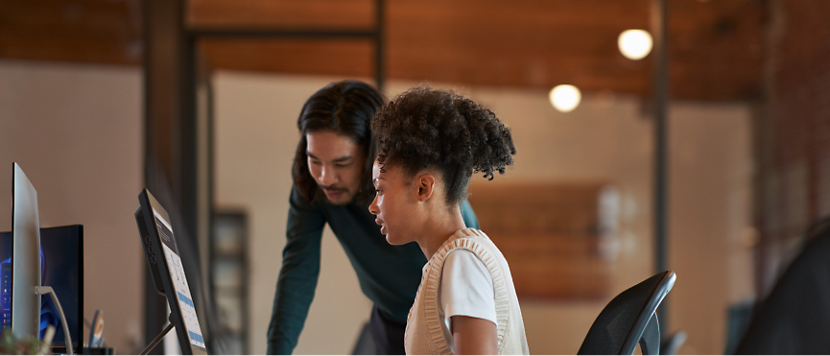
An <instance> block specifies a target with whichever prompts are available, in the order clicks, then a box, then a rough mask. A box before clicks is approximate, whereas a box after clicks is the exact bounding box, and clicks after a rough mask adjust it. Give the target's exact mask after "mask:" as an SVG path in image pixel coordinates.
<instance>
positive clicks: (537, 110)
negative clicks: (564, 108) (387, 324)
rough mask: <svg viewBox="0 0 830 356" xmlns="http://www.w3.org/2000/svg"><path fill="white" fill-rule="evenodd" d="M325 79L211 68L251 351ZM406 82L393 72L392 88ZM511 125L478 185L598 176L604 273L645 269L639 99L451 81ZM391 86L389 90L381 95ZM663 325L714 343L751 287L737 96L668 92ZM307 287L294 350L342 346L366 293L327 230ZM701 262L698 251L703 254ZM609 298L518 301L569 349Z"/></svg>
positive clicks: (222, 198) (741, 109)
mask: <svg viewBox="0 0 830 356" xmlns="http://www.w3.org/2000/svg"><path fill="white" fill-rule="evenodd" d="M332 80H335V78H320V77H295V76H282V75H273V74H271V75H262V74H251V73H241V72H219V73H218V74H216V76H215V77H214V86H215V92H216V99H215V100H216V137H215V139H216V148H215V149H216V151H215V152H216V189H217V191H216V200H217V205H219V206H228V207H242V208H245V209H247V211H249V212H250V214H251V224H252V226H251V237H252V244H251V246H250V251H249V252H250V253H251V256H252V261H251V263H252V266H253V272H252V281H253V283H252V286H251V290H250V295H251V297H250V298H251V300H250V302H251V308H252V310H257V311H260V312H257V313H255V314H254V315H252V320H251V325H250V327H251V329H252V330H253V334H252V335H251V337H250V339H249V341H250V342H251V343H252V344H251V351H252V352H254V353H262V352H264V350H265V333H266V330H267V326H268V321H269V319H270V310H271V303H272V301H273V293H274V288H275V283H276V277H277V273H278V271H279V267H280V263H281V258H280V256H281V249H282V247H283V246H284V244H285V237H284V236H285V235H284V230H285V217H286V215H287V209H288V204H287V200H288V191H289V189H290V185H291V178H290V166H291V158H292V157H293V154H294V150H295V149H296V144H297V142H298V140H299V134H298V132H297V131H296V119H297V115H298V114H299V110H300V107H301V106H302V103H303V102H304V101H305V99H306V98H307V97H308V96H309V95H311V94H312V93H313V92H315V91H316V90H317V89H319V88H320V87H322V86H323V85H325V84H327V83H329V82H330V81H332ZM413 85H417V83H408V82H391V83H389V90H388V93H389V94H390V95H394V94H396V93H399V92H401V91H403V90H405V89H406V88H408V87H410V86H413ZM459 89H460V90H461V91H462V92H464V93H467V94H468V95H469V96H470V97H471V98H473V99H474V100H477V101H479V102H481V103H483V104H485V105H488V106H489V107H491V108H492V109H493V110H494V111H495V112H496V113H497V114H498V115H499V116H500V117H501V118H502V119H503V120H504V121H505V122H506V124H507V125H508V126H509V127H510V128H511V130H512V133H513V137H514V141H515V144H516V148H517V150H518V154H517V156H516V162H515V165H514V167H511V168H510V169H508V171H507V174H505V175H504V176H499V177H496V179H495V180H494V181H493V182H490V183H487V184H494V185H498V184H500V183H499V182H511V181H516V182H517V181H540V180H546V181H550V180H556V181H586V180H587V181H600V182H608V183H611V184H613V185H615V186H616V187H617V188H618V189H619V191H620V194H621V196H622V209H621V213H620V216H619V219H620V231H619V234H618V238H617V243H616V246H617V253H616V260H615V271H614V282H613V286H612V289H613V290H614V293H618V292H620V291H622V290H624V289H625V288H627V287H629V286H631V285H633V284H635V283H637V282H639V281H641V280H643V279H645V278H647V277H648V276H650V275H651V274H652V269H653V262H652V261H653V259H652V252H651V251H652V242H651V239H652V236H651V232H650V231H651V179H652V173H651V171H652V163H651V162H652V153H651V150H652V135H651V124H650V122H649V120H648V116H647V115H646V114H644V111H643V108H642V107H641V104H640V101H639V100H638V99H636V98H631V97H614V96H613V95H609V94H603V95H591V94H586V95H585V97H584V99H583V103H582V104H581V106H580V107H579V108H578V109H577V110H575V111H574V112H571V113H568V114H561V113H558V112H556V111H554V110H553V109H552V108H551V106H550V104H549V102H548V99H547V92H544V91H540V90H525V89H515V88H488V87H475V88H459ZM390 97H391V96H390ZM669 115H670V123H669V124H670V126H669V127H670V142H671V159H670V161H671V171H670V176H671V179H672V181H671V184H670V189H671V194H672V196H671V198H670V201H671V212H670V217H669V218H670V224H671V225H670V226H671V237H670V239H671V240H670V243H669V246H670V247H669V248H670V256H669V265H670V266H671V268H672V269H673V270H674V271H675V272H677V274H678V282H677V285H676V287H675V290H674V291H673V292H672V295H671V296H672V299H671V304H670V305H671V306H670V319H671V328H670V330H671V331H676V330H681V329H682V330H685V331H686V332H687V333H688V334H689V339H688V341H687V343H686V346H685V347H684V348H682V349H681V352H685V353H702V354H707V353H712V354H719V353H723V347H724V344H725V342H724V338H725V321H726V320H725V316H726V307H727V305H728V304H730V303H733V302H735V301H738V300H743V299H745V298H748V297H751V295H752V288H753V286H752V285H751V283H749V281H751V274H750V273H751V272H750V269H749V268H750V266H751V264H750V262H751V261H750V255H749V252H748V248H747V247H746V246H745V245H744V244H743V243H744V242H745V240H744V239H745V232H746V231H747V226H749V217H750V208H749V189H750V185H749V184H750V173H751V172H750V171H749V162H750V138H749V133H750V131H749V120H748V119H749V110H748V108H747V107H746V106H745V105H741V104H720V105H706V104H701V103H674V104H673V105H672V106H671V108H670V112H669ZM323 240H324V250H323V254H324V255H325V256H326V257H325V258H324V260H323V261H324V263H323V266H322V269H323V270H322V272H321V280H320V284H319V286H318V289H317V297H316V298H315V301H314V303H313V304H312V307H311V311H310V315H309V319H308V321H307V323H306V327H305V329H304V332H303V334H302V335H301V338H300V341H299V345H298V346H297V349H296V350H295V353H300V354H307V353H313V354H329V353H335V354H343V353H349V352H350V351H351V348H352V347H353V344H354V341H355V339H356V336H357V334H358V330H359V327H360V326H361V325H362V323H364V322H365V321H366V320H368V315H369V308H370V306H371V304H370V302H369V301H368V300H367V299H366V298H365V297H364V296H363V295H362V294H361V293H360V290H359V288H358V286H357V283H356V277H355V274H354V271H353V270H352V268H351V267H350V265H349V262H348V260H347V259H346V257H345V254H344V253H343V251H342V248H340V247H339V246H338V244H337V242H336V241H335V239H334V237H333V236H332V235H331V234H330V233H327V234H326V235H324V238H323ZM702 261H703V262H704V263H702ZM606 302H607V301H548V300H522V301H521V303H522V308H523V315H524V320H525V325H526V329H527V335H528V342H529V344H530V349H531V352H532V353H534V354H573V353H576V351H577V350H578V349H579V345H580V344H581V342H582V339H583V337H584V335H585V332H587V330H588V328H589V327H590V325H591V323H592V322H593V320H594V318H595V317H596V315H597V314H598V313H599V311H600V310H601V309H602V307H603V306H604V305H605V303H606Z"/></svg>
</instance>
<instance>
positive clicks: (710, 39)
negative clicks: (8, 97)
mask: <svg viewBox="0 0 830 356" xmlns="http://www.w3.org/2000/svg"><path fill="white" fill-rule="evenodd" d="M649 3H650V1H649V0H590V1H572V0H515V1H501V0H420V1H407V0H387V5H386V14H387V17H386V35H387V36H386V54H385V55H386V59H387V68H386V69H387V73H388V77H389V78H391V79H406V80H413V81H423V80H428V81H432V82H445V83H458V84H463V85H487V86H517V87H533V88H541V89H548V88H551V87H553V86H554V85H557V84H561V83H571V84H575V85H577V86H579V87H580V88H581V89H582V90H583V91H584V92H592V91H593V92H598V91H602V90H610V91H612V92H617V93H624V94H635V95H641V96H648V95H649V91H650V87H651V58H650V57H646V58H645V59H643V60H641V61H631V60H628V59H625V58H623V57H622V55H621V54H620V53H619V51H618V50H617V45H616V41H617V36H618V35H619V33H620V32H621V31H623V30H625V29H629V28H643V29H648V27H649V11H648V6H649ZM187 4H188V12H187V16H186V20H187V25H188V26H189V27H191V28H206V27H209V28H222V27H243V28H277V29H286V28H305V29H308V28H325V29H332V28H344V27H345V28H370V27H372V26H374V11H375V10H374V0H236V1H226V0H189V1H188V2H187ZM139 5H140V2H139V0H124V1H95V0H2V6H0V57H2V58H19V59H45V60H66V61H80V62H92V63H120V64H137V63H140V58H141V51H142V43H141V38H140V34H141V30H140V26H141V17H140V16H141V13H140V11H139V10H140V9H139ZM764 11H765V10H764V5H763V2H761V1H756V0H730V1H707V2H701V1H698V0H672V1H670V2H669V35H670V39H669V40H670V45H669V47H670V48H669V50H670V52H669V57H670V63H669V70H670V73H669V84H670V86H671V93H670V96H671V98H675V99H694V100H744V99H747V98H753V97H757V96H758V95H759V93H760V83H761V63H762V54H763V46H762V44H763V38H764V37H763V36H764V29H763V24H764V17H765V14H764ZM291 46H295V47H296V46H299V45H291ZM291 46H289V45H275V44H273V43H270V42H269V41H259V42H256V41H249V40H244V41H241V43H238V44H232V43H229V42H225V43H224V44H223V45H210V47H211V48H210V49H209V51H208V53H209V56H210V62H212V63H213V64H214V65H215V67H216V68H227V69H242V70H257V71H269V72H284V73H300V74H324V75H341V76H357V75H359V76H367V77H368V76H370V75H367V74H368V73H370V72H363V71H364V69H355V68H357V67H361V68H362V63H367V64H368V65H369V66H371V60H372V58H373V57H372V54H371V53H369V54H367V55H366V56H367V58H366V59H347V60H344V62H345V63H340V64H338V63H332V64H330V65H326V66H320V65H316V64H315V65H309V61H312V62H315V63H316V62H319V61H317V60H314V59H313V58H311V57H310V55H307V54H305V53H315V52H316V53H322V54H323V55H330V54H331V55H344V56H345V57H343V58H351V57H350V56H352V55H356V53H358V52H360V53H363V50H360V51H352V50H346V49H340V50H334V49H332V47H331V45H330V44H327V43H322V42H316V41H314V40H307V43H306V44H305V45H303V48H304V49H297V50H294V51H292V50H290V49H291V48H290V47H291ZM255 47H259V48H255ZM315 47H318V48H316V49H315ZM246 53H247V54H248V55H245V54H246Z"/></svg>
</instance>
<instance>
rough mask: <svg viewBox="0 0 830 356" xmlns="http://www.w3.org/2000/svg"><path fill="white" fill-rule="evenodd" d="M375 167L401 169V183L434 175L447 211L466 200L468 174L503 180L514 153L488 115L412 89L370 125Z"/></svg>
mask: <svg viewBox="0 0 830 356" xmlns="http://www.w3.org/2000/svg"><path fill="white" fill-rule="evenodd" d="M372 130H373V131H375V135H377V138H378V145H379V154H378V164H379V166H380V169H381V172H384V171H385V167H386V165H387V164H392V165H395V166H398V167H401V168H402V169H403V171H404V174H405V175H406V176H407V177H412V176H414V175H415V174H417V173H418V172H419V171H421V170H423V169H426V168H434V169H437V170H438V171H439V172H440V173H441V175H442V178H443V180H444V184H445V186H446V194H447V197H446V200H447V203H448V204H450V205H455V204H457V203H460V202H461V201H462V200H463V199H464V198H466V196H467V186H468V185H469V183H470V177H471V176H472V174H473V173H479V172H481V173H484V177H485V178H488V179H490V180H492V179H493V173H494V172H496V171H498V172H499V173H501V174H504V171H505V167H506V166H508V165H511V164H513V155H515V154H516V147H514V146H513V139H512V137H511V136H510V130H509V129H508V128H507V127H505V126H504V124H503V123H502V122H501V121H500V120H499V119H498V118H497V117H496V114H494V113H493V111H491V110H490V109H487V108H485V107H484V106H482V105H479V104H477V103H475V102H474V101H472V100H470V99H468V98H465V97H463V96H461V95H459V94H457V93H456V92H455V91H452V90H437V89H433V88H431V87H429V86H424V85H422V86H419V87H416V88H412V89H410V90H408V91H406V92H404V93H403V94H401V95H399V96H398V97H397V98H395V100H394V101H392V102H391V103H389V104H387V105H386V106H384V107H383V108H382V109H381V110H380V112H378V114H377V116H376V117H375V120H374V121H373V122H372Z"/></svg>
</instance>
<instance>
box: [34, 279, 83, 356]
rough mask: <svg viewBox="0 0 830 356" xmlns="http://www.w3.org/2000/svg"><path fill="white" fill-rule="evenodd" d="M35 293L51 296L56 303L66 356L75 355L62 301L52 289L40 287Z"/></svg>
mask: <svg viewBox="0 0 830 356" xmlns="http://www.w3.org/2000/svg"><path fill="white" fill-rule="evenodd" d="M35 293H36V294H38V295H44V294H49V295H50V296H51V297H52V301H53V302H55V307H56V308H57V309H58V315H60V317H61V325H63V334H64V340H65V341H66V354H67V355H74V353H73V352H72V351H73V349H72V335H69V324H68V323H67V322H66V315H64V314H63V308H62V307H61V302H60V300H58V295H57V294H55V290H54V289H52V287H48V286H40V287H37V288H35Z"/></svg>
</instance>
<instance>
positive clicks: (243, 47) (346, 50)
mask: <svg viewBox="0 0 830 356" xmlns="http://www.w3.org/2000/svg"><path fill="white" fill-rule="evenodd" d="M200 45H201V48H202V49H203V50H204V53H205V58H206V60H207V62H208V63H209V65H211V66H212V67H214V68H233V69H237V70H249V71H257V70H262V67H263V66H264V65H266V63H278V64H279V67H278V68H274V71H277V72H283V73H305V74H322V75H332V76H344V77H362V78H371V77H372V73H373V72H372V69H373V68H374V67H373V65H374V45H373V44H372V42H371V41H369V40H338V41H334V40H322V39H317V40H290V39H255V40H229V39H212V40H211V39H206V40H202V41H201V43H200ZM286 58H291V60H286Z"/></svg>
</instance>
